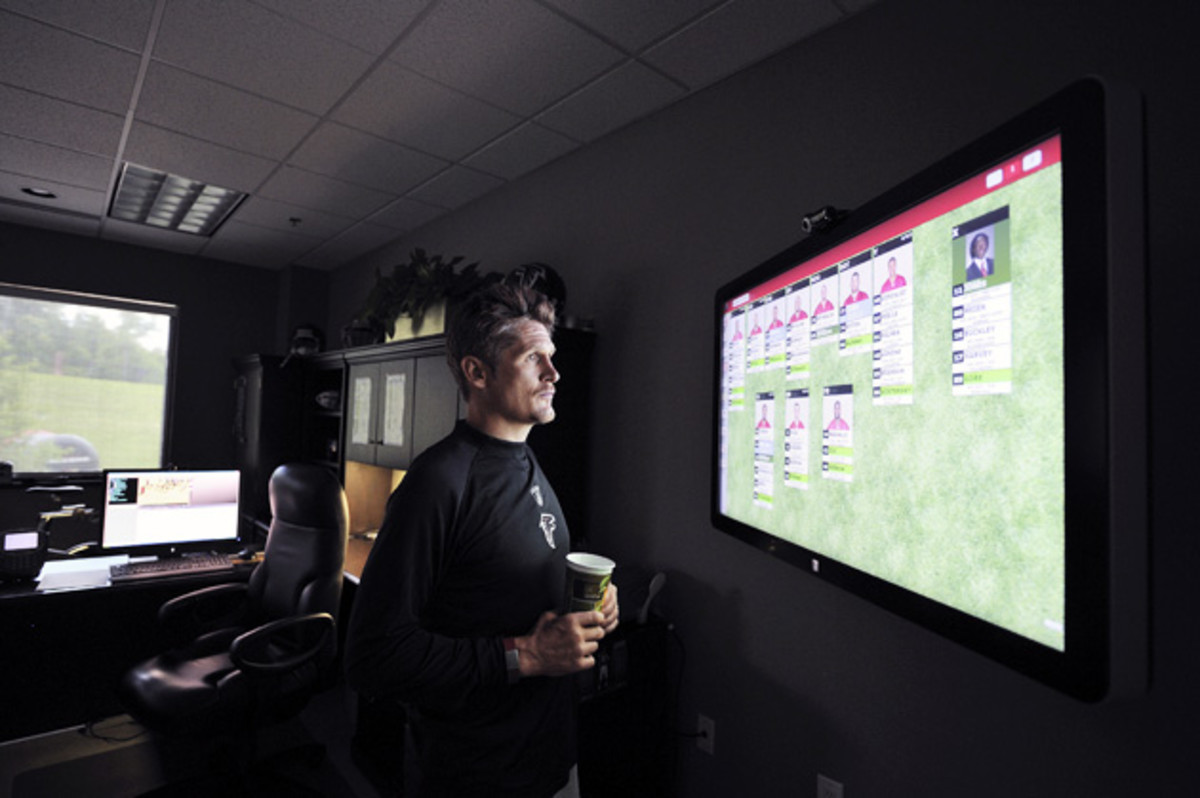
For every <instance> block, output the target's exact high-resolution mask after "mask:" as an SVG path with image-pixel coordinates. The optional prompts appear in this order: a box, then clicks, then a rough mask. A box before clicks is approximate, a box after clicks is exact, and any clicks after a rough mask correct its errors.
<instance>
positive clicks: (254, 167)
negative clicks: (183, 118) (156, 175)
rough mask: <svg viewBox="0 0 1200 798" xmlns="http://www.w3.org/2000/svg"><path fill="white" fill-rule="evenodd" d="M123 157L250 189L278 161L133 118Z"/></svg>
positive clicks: (243, 189) (127, 159) (199, 178)
mask: <svg viewBox="0 0 1200 798" xmlns="http://www.w3.org/2000/svg"><path fill="white" fill-rule="evenodd" d="M125 160H126V161H132V162H133V163H136V164H140V165H141V166H148V167H150V168H151V169H158V170H160V171H163V172H170V173H172V174H176V175H179V176H181V177H190V178H191V179H192V180H200V181H202V182H204V183H213V184H215V185H218V186H222V187H224V188H236V189H237V190H238V191H245V192H248V193H253V192H254V191H255V190H257V189H258V187H259V186H260V185H261V184H262V182H263V181H264V180H266V179H267V177H269V176H270V174H271V172H272V171H273V170H274V169H275V168H276V166H277V165H278V162H277V161H272V160H268V159H266V158H259V157H258V156H257V155H248V154H246V153H244V152H238V151H237V150H232V149H230V148H228V147H222V146H221V145H219V144H212V143H211V142H207V141H202V140H200V139H196V138H192V137H191V136H186V135H184V134H182V133H176V132H175V131H173V130H164V129H163V128H160V127H155V126H154V125H145V124H142V123H141V122H134V124H133V127H132V128H131V129H130V131H129V140H128V141H127V142H126V143H125Z"/></svg>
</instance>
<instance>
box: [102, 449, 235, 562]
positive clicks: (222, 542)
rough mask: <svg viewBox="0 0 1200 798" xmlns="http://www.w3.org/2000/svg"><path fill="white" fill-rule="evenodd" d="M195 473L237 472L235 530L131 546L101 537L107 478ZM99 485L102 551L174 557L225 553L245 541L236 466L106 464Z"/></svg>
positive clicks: (106, 497)
mask: <svg viewBox="0 0 1200 798" xmlns="http://www.w3.org/2000/svg"><path fill="white" fill-rule="evenodd" d="M174 472H178V473H183V474H197V473H210V474H211V473H232V474H236V475H237V479H236V484H237V486H238V511H237V518H238V521H237V531H236V533H235V535H234V536H233V537H231V538H205V539H202V540H191V541H182V542H178V543H143V544H140V545H132V546H109V545H106V541H105V538H104V524H105V521H106V515H107V512H108V480H109V477H110V476H112V475H114V474H170V473H174ZM101 477H102V480H103V481H102V482H101V485H100V491H101V492H100V508H101V509H100V549H101V551H102V552H103V553H104V554H106V555H109V554H128V555H129V556H132V557H174V556H179V555H182V554H196V553H200V552H214V553H221V554H227V553H230V552H235V551H238V550H239V549H241V548H242V547H243V546H244V545H245V543H246V541H245V540H244V535H245V533H244V531H243V528H244V527H243V523H242V509H243V505H244V504H245V498H244V497H243V496H242V474H241V471H240V469H236V468H179V469H170V468H108V469H105V470H104V471H103V472H101Z"/></svg>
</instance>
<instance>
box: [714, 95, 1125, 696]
mask: <svg viewBox="0 0 1200 798" xmlns="http://www.w3.org/2000/svg"><path fill="white" fill-rule="evenodd" d="M1054 135H1059V136H1061V153H1062V176H1063V177H1062V179H1063V270H1064V273H1063V284H1064V308H1063V322H1064V327H1063V336H1064V339H1063V346H1064V361H1065V367H1066V373H1065V375H1064V376H1065V398H1064V402H1065V405H1064V411H1065V426H1066V429H1065V447H1066V452H1065V464H1066V474H1065V482H1066V484H1065V493H1066V497H1065V499H1066V502H1065V507H1066V518H1065V547H1066V552H1065V582H1066V589H1065V603H1066V608H1065V618H1064V622H1065V629H1066V633H1065V651H1058V650H1056V649H1053V648H1050V647H1047V646H1044V645H1042V644H1040V643H1037V642H1035V641H1032V640H1030V639H1028V638H1025V637H1023V636H1020V635H1018V634H1015V633H1013V632H1010V631H1008V630H1006V629H1004V628H1001V627H999V626H996V625H994V624H992V623H989V622H987V621H983V620H980V619H978V618H976V617H974V616H971V615H968V614H966V613H963V612H961V611H959V610H956V609H954V608H952V607H949V606H947V605H944V604H941V603H939V602H936V601H933V600H931V599H928V598H925V597H924V596H921V595H919V594H917V593H914V592H912V591H909V590H907V589H904V588H901V587H898V586H897V585H894V584H892V583H890V582H886V581H884V580H881V579H879V578H876V577H874V576H872V575H870V574H867V573H865V572H862V571H860V570H857V569H855V568H853V567H850V566H848V565H846V564H844V563H841V562H839V561H837V560H835V559H832V558H828V557H826V556H825V555H824V554H823V553H821V552H816V551H811V550H809V549H806V548H804V547H802V546H798V545H795V544H793V543H790V542H788V541H785V540H782V539H780V538H776V537H774V536H772V535H770V534H768V533H766V532H764V531H762V530H760V529H757V528H755V527H752V526H749V525H747V524H745V523H742V522H740V521H738V520H735V519H733V518H730V517H728V516H725V515H723V514H722V513H721V512H720V505H719V502H720V484H719V465H720V423H721V401H722V392H721V384H720V374H721V357H722V346H723V342H722V327H723V325H722V324H721V319H722V316H723V312H724V309H725V306H726V303H727V301H729V300H731V299H733V298H735V297H738V296H741V295H742V294H743V293H745V292H746V291H747V290H749V289H750V288H752V287H754V286H756V285H759V284H761V283H763V282H765V281H767V280H768V279H770V278H771V277H774V276H775V275H778V274H780V273H782V272H784V271H787V270H788V269H790V268H792V267H794V266H795V265H796V264H799V263H802V262H804V261H808V260H809V259H811V258H814V257H817V256H819V255H820V254H821V253H822V252H824V251H826V250H828V249H831V248H833V247H835V246H837V245H838V244H840V243H841V242H843V241H847V240H849V239H851V238H853V237H854V236H856V235H859V234H860V233H863V232H866V231H867V230H869V229H871V228H873V227H875V226H877V225H879V224H880V223H882V222H884V221H885V220H887V219H888V218H890V217H892V216H894V215H896V214H898V213H900V212H902V211H904V210H906V209H908V208H910V207H912V206H914V205H917V204H919V203H920V202H922V201H924V200H926V199H929V198H930V197H932V196H935V195H937V194H939V193H941V192H942V191H944V190H946V189H947V188H949V187H950V186H952V185H954V184H956V183H958V182H960V181H962V180H964V179H966V178H968V177H970V176H972V175H977V174H980V173H982V172H985V171H987V170H988V169H989V167H991V166H993V165H995V164H997V163H999V162H1002V161H1004V160H1006V159H1007V158H1009V157H1012V156H1013V155H1015V154H1017V153H1019V152H1021V151H1022V150H1024V149H1025V148H1027V147H1028V146H1029V145H1032V144H1035V143H1037V142H1039V141H1042V140H1044V139H1047V138H1049V137H1051V136H1054ZM1106 142H1107V137H1106V125H1105V95H1104V89H1103V86H1102V85H1101V84H1100V83H1099V82H1098V81H1095V80H1091V79H1088V80H1083V81H1079V82H1078V83H1075V84H1073V85H1072V86H1070V87H1068V88H1067V89H1065V90H1063V91H1062V92H1060V93H1058V94H1056V95H1055V96H1053V97H1051V98H1050V99H1048V100H1046V101H1044V102H1043V103H1041V104H1039V105H1038V106H1036V107H1034V108H1032V109H1030V110H1029V111H1027V112H1025V113H1024V114H1021V115H1020V116H1018V117H1016V118H1014V119H1012V120H1011V121H1009V122H1007V123H1005V124H1003V125H1002V126H1000V127H998V128H996V129H995V130H993V131H992V132H990V133H988V134H986V135H985V136H983V137H981V138H980V139H978V140H976V141H975V142H973V143H971V144H969V145H967V146H966V147H964V148H963V149H961V150H959V151H957V152H955V153H953V154H951V155H948V156H947V157H945V158H943V159H942V160H940V161H938V162H937V163H935V164H933V165H932V166H930V167H929V168H927V169H925V170H923V171H922V172H920V173H919V174H917V175H915V176H914V177H912V178H910V179H909V180H907V181H905V182H903V183H901V184H899V185H897V186H896V187H895V188H893V189H892V190H890V191H888V192H886V193H885V194H883V195H880V196H879V197H877V198H876V199H874V200H872V201H870V202H868V203H867V204H865V205H863V206H862V207H861V208H860V209H858V210H856V211H855V212H853V213H851V214H850V215H849V216H848V217H847V218H846V219H845V220H844V221H842V222H841V223H840V224H838V225H837V226H835V227H834V228H833V229H831V230H830V231H829V232H826V233H819V234H814V235H811V236H809V237H808V238H806V239H804V240H802V241H800V242H799V243H797V244H795V245H793V246H792V247H790V248H788V249H787V250H785V251H783V252H781V253H779V254H778V255H776V256H774V257H772V258H770V259H769V260H767V261H765V262H764V263H761V264H760V265H758V266H757V267H755V268H753V269H751V270H750V271H748V272H746V273H745V274H743V275H741V276H739V277H737V278H735V279H733V280H732V281H730V282H729V283H727V284H726V285H724V286H722V287H721V288H720V289H718V290H717V292H716V297H715V300H716V304H715V315H714V317H713V318H714V319H715V331H714V332H715V339H716V344H715V347H714V352H715V361H714V372H713V386H714V394H713V426H712V432H713V446H712V454H711V458H712V459H711V477H712V483H711V486H710V488H711V494H710V499H711V501H710V515H711V520H712V524H713V526H714V527H716V528H717V529H719V530H721V531H723V532H726V533H728V534H730V535H732V536H734V537H736V538H738V539H740V540H742V541H744V542H746V543H749V544H750V545H753V546H755V547H756V548H758V549H760V550H763V551H765V552H767V553H769V554H771V555H773V556H775V557H778V558H779V559H781V560H784V561H786V562H789V563H791V564H792V565H795V566H797V567H799V568H801V569H803V570H805V571H807V572H809V573H812V574H814V575H815V576H818V577H819V578H821V579H823V580H824V581H826V582H829V583H830V584H834V585H837V586H839V587H841V588H843V589H846V590H848V591H850V592H852V593H854V594H855V595H858V596H860V597H862V598H864V599H867V600H868V601H871V602H873V603H875V604H877V605H879V606H880V607H883V608H884V609H887V610H889V611H891V612H893V613H895V614H897V615H899V616H901V617H904V618H907V619H908V620H911V621H913V622H916V623H918V624H920V625H922V626H924V627H926V628H928V629H930V630H932V631H934V632H936V633H938V634H940V635H943V636H945V637H947V638H949V639H951V640H954V641H956V642H958V643H960V644H962V645H964V646H966V647H968V648H970V649H973V650H975V651H977V652H978V653H980V654H983V655H984V656H987V657H989V658H991V659H993V660H995V661H997V662H1000V663H1002V664H1004V665H1006V666H1008V667H1010V668H1013V669H1014V670H1016V671H1018V672H1021V673H1023V674H1025V675H1027V676H1029V677H1031V678H1033V679H1036V680H1037V681H1039V682H1042V683H1044V684H1046V685H1049V686H1051V687H1053V688H1054V689H1056V690H1059V691H1061V692H1064V693H1066V694H1068V695H1071V696H1074V697H1076V698H1078V699H1081V700H1085V701H1096V700H1099V699H1100V698H1102V697H1103V696H1104V694H1105V692H1106V691H1107V688H1108V674H1109V661H1108V651H1109V646H1108V639H1109V619H1110V615H1109V613H1110V607H1109V547H1110V535H1111V527H1110V515H1109V501H1108V498H1109V493H1110V490H1111V489H1112V486H1111V485H1110V484H1109V474H1110V472H1111V469H1110V468H1109V465H1110V463H1109V448H1110V447H1109V419H1110V409H1109V382H1108V380H1109V361H1110V353H1109V334H1110V331H1109V325H1108V319H1109V304H1108V303H1109V287H1108V285H1109V275H1108V269H1109V262H1108V232H1109V231H1108V207H1109V203H1108V201H1107V200H1108V198H1107V193H1106V192H1107V185H1108V180H1107V171H1106V170H1107V151H1106Z"/></svg>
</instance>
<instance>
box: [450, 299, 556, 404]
mask: <svg viewBox="0 0 1200 798" xmlns="http://www.w3.org/2000/svg"><path fill="white" fill-rule="evenodd" d="M527 319H528V320H530V321H536V322H538V323H539V324H541V325H543V326H545V328H546V331H547V332H549V333H550V334H551V335H554V322H555V317H554V303H553V302H552V301H551V300H550V299H549V298H547V297H546V295H545V294H542V293H540V292H538V291H536V290H535V289H533V288H531V287H529V286H523V285H519V284H517V285H514V284H510V283H505V282H496V283H491V284H489V285H487V286H485V287H484V288H481V289H479V290H478V291H476V292H474V293H472V294H470V295H469V296H468V297H467V298H466V299H464V300H463V301H462V302H461V303H460V304H458V305H456V306H455V307H454V308H452V309H451V311H450V319H449V323H448V324H447V325H446V361H447V363H449V365H450V371H451V373H453V374H454V379H455V381H457V382H458V389H459V391H461V392H462V395H463V397H464V398H466V397H468V396H469V395H470V385H469V383H468V382H467V376H466V375H465V374H463V370H462V360H463V358H464V357H467V356H468V355H474V356H475V357H477V358H479V359H480V360H481V361H483V364H484V365H485V366H487V368H488V370H489V371H491V372H492V373H495V371H496V367H497V366H498V365H499V363H500V355H501V353H502V352H504V350H506V349H508V348H509V347H510V346H512V345H513V344H514V343H516V341H517V340H518V335H517V328H518V327H519V326H521V322H523V321H525V320H527Z"/></svg>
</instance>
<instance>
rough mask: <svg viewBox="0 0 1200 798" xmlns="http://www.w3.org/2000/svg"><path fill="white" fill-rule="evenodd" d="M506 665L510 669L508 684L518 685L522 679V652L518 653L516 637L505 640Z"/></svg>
mask: <svg viewBox="0 0 1200 798" xmlns="http://www.w3.org/2000/svg"><path fill="white" fill-rule="evenodd" d="M504 665H505V667H506V668H507V669H508V683H509V684H514V683H516V682H517V680H519V679H520V678H521V652H519V651H517V639H516V638H515V637H506V638H504Z"/></svg>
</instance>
